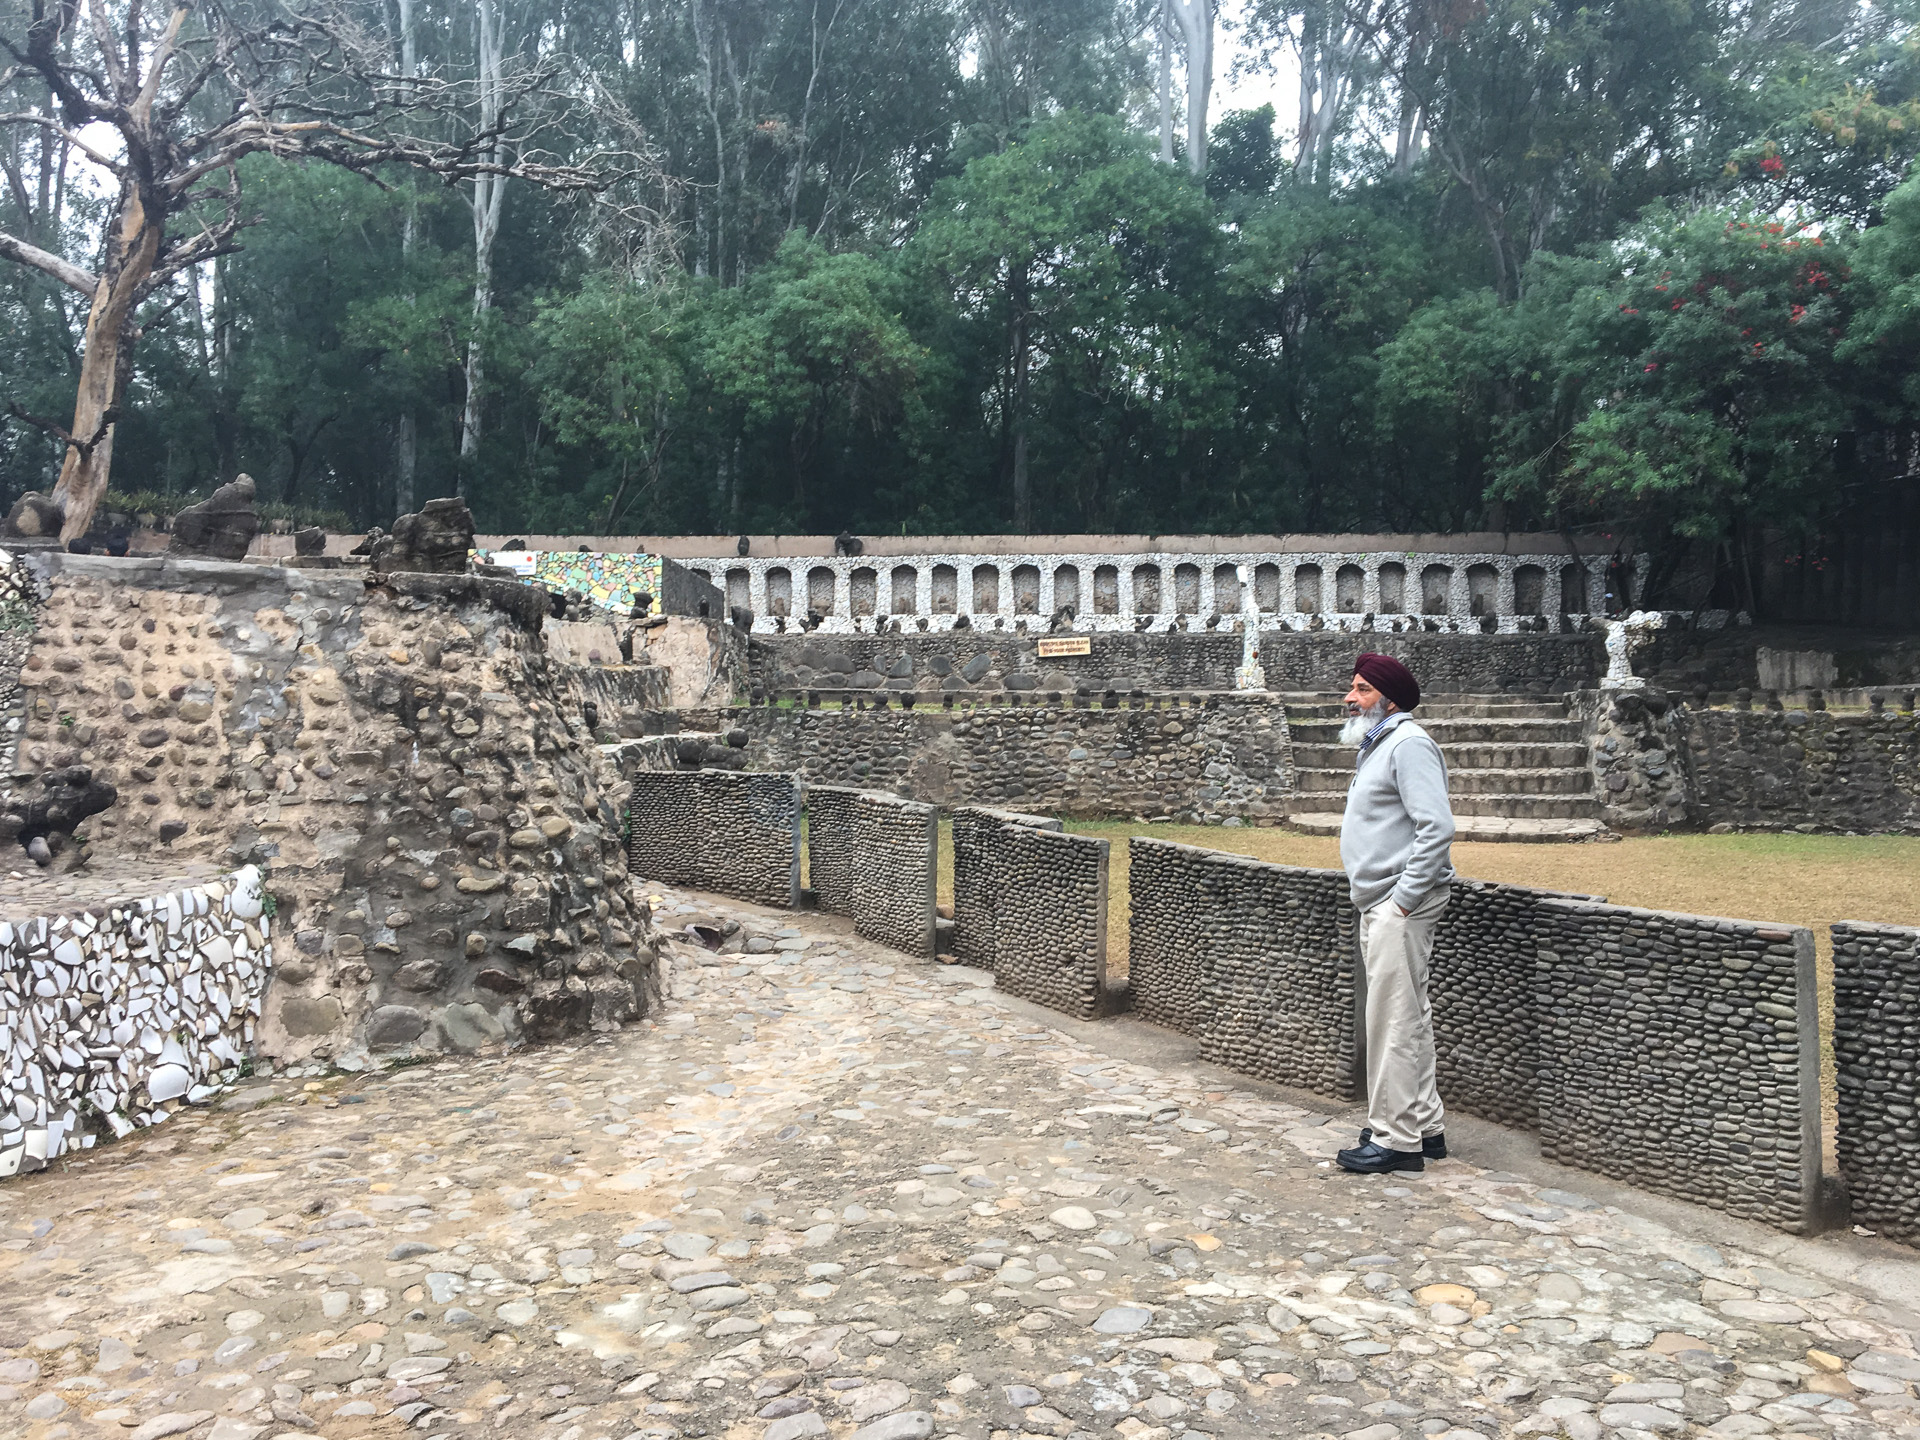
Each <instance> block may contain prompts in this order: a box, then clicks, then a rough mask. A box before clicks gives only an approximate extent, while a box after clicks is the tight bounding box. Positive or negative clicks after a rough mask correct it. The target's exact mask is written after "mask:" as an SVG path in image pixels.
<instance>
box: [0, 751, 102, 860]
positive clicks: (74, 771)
mask: <svg viewBox="0 0 1920 1440" xmlns="http://www.w3.org/2000/svg"><path fill="white" fill-rule="evenodd" d="M41 783H42V793H41V795H40V798H39V799H37V800H26V799H24V798H21V797H18V796H16V797H15V798H14V799H12V800H10V801H9V802H8V803H7V808H6V810H4V811H0V843H5V842H6V841H9V840H12V841H18V842H19V844H20V845H21V847H22V848H24V849H25V850H26V852H27V854H28V855H29V856H30V857H31V858H32V860H33V863H34V864H36V865H39V866H41V867H42V868H44V867H46V866H48V865H51V864H52V863H53V858H54V856H56V855H58V854H60V852H61V851H63V850H64V849H65V848H66V847H67V843H68V842H69V841H70V840H72V838H73V833H74V831H75V830H77V829H78V828H79V826H80V822H81V821H83V820H85V819H86V818H87V817H88V816H89V815H98V814H99V813H100V812H101V811H102V810H105V809H106V808H107V807H108V806H110V805H112V804H113V802H114V801H116V800H118V799H119V798H120V795H119V792H118V791H117V790H115V789H114V788H113V786H111V785H109V784H108V783H107V782H106V781H104V780H96V779H94V778H93V771H92V770H91V769H90V768H89V767H88V766H85V765H71V766H68V767H67V768H66V769H64V770H50V771H48V772H47V773H46V774H45V775H44V776H42V777H41Z"/></svg>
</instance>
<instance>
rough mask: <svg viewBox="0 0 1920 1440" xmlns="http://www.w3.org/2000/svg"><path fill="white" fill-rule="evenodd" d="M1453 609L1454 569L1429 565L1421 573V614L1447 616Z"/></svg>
mask: <svg viewBox="0 0 1920 1440" xmlns="http://www.w3.org/2000/svg"><path fill="white" fill-rule="evenodd" d="M1452 609H1453V567H1452V566H1451V565H1429V566H1427V568H1426V569H1424V570H1422V571H1421V572H1420V613H1421V614H1422V615H1446V614H1448V613H1450V612H1451V611H1452Z"/></svg>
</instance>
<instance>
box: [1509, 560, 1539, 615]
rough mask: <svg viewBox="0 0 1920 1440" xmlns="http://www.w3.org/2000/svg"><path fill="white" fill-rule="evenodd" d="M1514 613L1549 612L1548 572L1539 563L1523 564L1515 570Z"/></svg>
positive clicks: (1534, 613) (1537, 613) (1535, 613)
mask: <svg viewBox="0 0 1920 1440" xmlns="http://www.w3.org/2000/svg"><path fill="white" fill-rule="evenodd" d="M1513 613H1514V614H1516V615H1544V614H1546V613H1547V572H1546V571H1545V570H1542V569H1541V568H1540V567H1539V566H1538V565H1522V566H1520V567H1518V568H1517V569H1516V570H1515V571H1514V572H1513Z"/></svg>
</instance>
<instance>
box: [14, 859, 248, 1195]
mask: <svg viewBox="0 0 1920 1440" xmlns="http://www.w3.org/2000/svg"><path fill="white" fill-rule="evenodd" d="M38 878H39V877H37V876H36V877H34V878H33V880H29V881H25V882H16V885H15V887H14V888H13V890H12V891H11V893H10V894H9V895H8V897H7V899H6V900H5V901H4V902H0V917H3V918H0V1176H7V1175H15V1174H18V1173H20V1172H21V1171H22V1170H38V1169H41V1168H43V1167H44V1166H45V1165H46V1163H47V1162H48V1161H49V1160H52V1159H55V1158H56V1157H58V1156H60V1155H62V1154H64V1153H65V1152H66V1151H68V1150H75V1149H87V1148H90V1147H91V1146H92V1145H93V1143H94V1142H95V1141H96V1140H97V1139H99V1138H100V1137H101V1136H102V1135H113V1136H122V1135H127V1134H130V1133H132V1132H133V1131H134V1130H135V1129H137V1128H139V1127H141V1126H145V1125H154V1124H158V1123H160V1122H161V1121H163V1120H165V1119H166V1118H167V1116H168V1114H169V1113H170V1112H171V1111H172V1110H173V1109H175V1108H177V1105H178V1102H180V1101H183V1100H186V1101H200V1100H205V1099H207V1098H209V1097H210V1096H212V1095H213V1094H215V1093H216V1092H217V1091H218V1089H219V1088H220V1087H221V1086H222V1085H223V1084H225V1083H228V1082H231V1081H233V1080H235V1079H238V1078H239V1076H240V1073H241V1065H242V1064H243V1062H245V1061H246V1060H248V1059H249V1058H251V1057H252V1056H253V1054H254V1053H255V1049H256V1044H257V1041H258V1039H259V1035H258V1027H259V1021H260V1008H261V998H262V996H263V994H264V993H265V991H266V988H267V978H268V974H269V971H270V969H271V965H272V952H273V917H272V916H271V915H269V914H267V913H266V912H265V903H266V902H265V897H264V894H263V890H262V880H261V875H260V871H259V870H258V868H256V867H255V866H252V865H248V866H245V867H243V868H242V869H241V870H239V871H238V872H237V873H235V874H233V875H231V876H228V877H226V878H224V879H221V880H216V881H211V882H208V883H205V884H197V885H185V886H182V887H181V888H179V889H177V890H171V891H168V892H167V893H164V894H160V895H152V894H147V895H135V894H131V893H128V892H126V891H124V890H123V891H122V892H121V893H119V894H117V895H115V894H113V893H112V891H113V889H114V885H113V882H111V881H108V880H106V879H105V878H104V877H89V880H88V882H87V883H85V884H84V885H82V886H79V887H57V888H61V889H66V890H67V891H68V892H69V898H70V899H72V898H73V891H74V890H76V889H78V890H81V891H83V892H85V893H83V894H81V895H80V896H79V897H78V898H79V901H80V903H69V904H68V905H65V906H56V907H54V909H53V912H52V913H43V914H38V915H28V914H26V913H24V912H26V911H29V910H31V909H33V908H35V906H36V904H37V903H38V902H40V901H42V900H43V899H44V900H53V899H54V898H55V896H54V894H53V893H52V892H54V891H55V889H56V887H55V886H52V885H43V884H38V883H35V882H36V881H37V880H38Z"/></svg>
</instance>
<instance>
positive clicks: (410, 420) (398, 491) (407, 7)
mask: <svg viewBox="0 0 1920 1440" xmlns="http://www.w3.org/2000/svg"><path fill="white" fill-rule="evenodd" d="M413 3H414V0H400V74H401V77H402V78H403V79H404V80H407V81H411V80H412V79H413V78H414V76H416V75H417V74H419V73H420V72H419V64H420V56H419V51H418V49H417V48H416V46H415V44H414V38H413ZM409 88H411V87H409ZM419 229H420V207H419V203H418V201H417V199H416V197H415V195H414V193H413V186H412V184H411V181H410V180H409V183H408V185H407V213H406V218H405V220H404V221H403V222H402V228H401V231H400V253H401V255H402V257H403V258H404V263H405V264H406V266H407V273H408V274H409V275H411V274H412V273H413V251H414V246H415V244H416V243H417V240H418V236H419ZM413 303H414V297H413V293H412V292H411V291H409V292H408V293H407V305H408V306H409V307H411V306H412V305H413ZM393 448H394V456H393V462H394V464H393V513H394V515H395V516H396V517H397V516H401V515H410V514H412V513H413V480H414V474H415V472H416V471H417V469H418V468H419V455H420V436H419V426H418V422H417V420H416V419H415V417H414V413H413V397H412V396H411V395H409V396H408V397H407V399H406V403H405V404H404V405H403V406H402V407H401V410H400V424H399V427H398V429H397V432H396V433H395V435H394V447H393Z"/></svg>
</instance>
